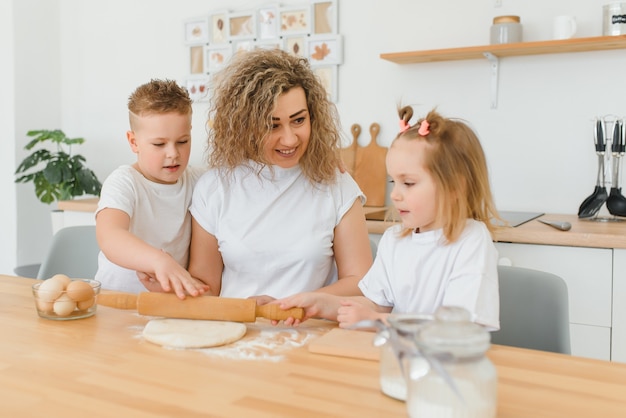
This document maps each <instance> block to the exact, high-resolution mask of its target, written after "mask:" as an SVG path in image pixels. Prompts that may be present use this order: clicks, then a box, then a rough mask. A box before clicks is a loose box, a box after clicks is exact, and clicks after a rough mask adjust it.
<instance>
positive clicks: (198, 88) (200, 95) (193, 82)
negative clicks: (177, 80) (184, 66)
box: [186, 74, 209, 102]
mask: <svg viewBox="0 0 626 418" xmlns="http://www.w3.org/2000/svg"><path fill="white" fill-rule="evenodd" d="M186 87H187V91H188V92H189V98H190V99H191V100H193V101H194V102H203V101H206V100H208V94H209V76H208V75H206V74H205V75H202V76H192V77H188V78H187V82H186Z"/></svg>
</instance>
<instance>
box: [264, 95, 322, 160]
mask: <svg viewBox="0 0 626 418" xmlns="http://www.w3.org/2000/svg"><path fill="white" fill-rule="evenodd" d="M310 136H311V119H310V115H309V108H308V106H307V103H306V95H305V94H304V89H303V88H302V87H294V88H292V89H291V90H289V91H287V92H286V93H284V94H282V95H281V96H279V97H278V103H277V104H276V109H275V110H274V113H273V114H272V132H271V133H270V134H269V135H268V136H267V137H266V138H265V141H264V145H263V151H264V153H265V158H266V159H267V161H269V162H270V163H271V164H272V165H277V166H279V167H282V168H291V167H294V166H296V165H297V164H298V162H299V161H300V158H302V156H303V155H304V153H305V151H306V148H307V146H308V145H309V137H310Z"/></svg>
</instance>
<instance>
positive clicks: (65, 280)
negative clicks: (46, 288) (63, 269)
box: [48, 274, 72, 289]
mask: <svg viewBox="0 0 626 418" xmlns="http://www.w3.org/2000/svg"><path fill="white" fill-rule="evenodd" d="M48 280H56V281H58V282H60V283H63V289H65V288H66V287H67V285H68V284H70V282H71V281H72V279H70V278H69V277H68V276H66V275H65V274H55V275H54V276H52V277H50V278H49V279H48Z"/></svg>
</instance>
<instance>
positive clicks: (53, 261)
mask: <svg viewBox="0 0 626 418" xmlns="http://www.w3.org/2000/svg"><path fill="white" fill-rule="evenodd" d="M99 252H100V248H99V247H98V242H97V240H96V227H95V225H80V226H68V227H65V228H61V229H60V230H59V231H58V232H57V233H56V234H54V236H53V237H52V242H51V244H50V248H49V250H48V254H46V257H45V259H44V260H43V262H42V263H41V267H40V268H39V272H38V273H37V278H38V279H49V278H50V277H52V276H54V275H55V274H58V273H62V274H65V275H67V276H69V277H70V278H73V279H74V278H79V279H93V278H94V276H95V275H96V271H97V270H98V253H99Z"/></svg>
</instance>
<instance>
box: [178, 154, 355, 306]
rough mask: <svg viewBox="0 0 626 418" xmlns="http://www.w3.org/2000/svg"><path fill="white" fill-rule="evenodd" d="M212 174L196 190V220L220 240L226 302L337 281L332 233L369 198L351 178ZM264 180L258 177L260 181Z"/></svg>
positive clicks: (278, 171) (265, 171)
mask: <svg viewBox="0 0 626 418" xmlns="http://www.w3.org/2000/svg"><path fill="white" fill-rule="evenodd" d="M250 164H251V165H252V167H246V166H240V167H237V168H236V169H235V170H234V172H233V173H232V175H228V174H224V173H222V172H220V171H219V170H209V171H208V172H207V173H205V174H204V175H203V176H202V177H201V178H200V180H198V183H197V185H196V188H195V191H194V195H193V202H192V204H191V208H190V211H191V214H192V215H193V217H194V219H195V220H196V222H198V223H199V224H200V226H201V227H202V228H204V230H205V231H207V232H208V233H210V234H212V235H213V236H215V237H216V239H217V241H218V246H219V250H220V253H221V255H222V259H223V261H224V270H223V273H222V287H221V293H220V295H221V296H226V297H241V298H246V297H249V296H256V295H269V296H273V297H275V298H281V297H286V296H289V295H292V294H294V293H298V292H304V291H312V290H316V289H319V288H321V287H324V286H326V285H328V284H331V283H332V282H334V281H336V280H337V269H336V265H335V259H334V253H333V238H334V229H335V227H336V226H337V225H338V224H339V222H340V221H341V219H342V217H343V216H344V215H345V214H346V212H348V210H349V209H350V208H351V207H352V205H353V204H354V202H355V201H356V200H357V199H361V201H362V202H363V203H364V201H365V198H364V195H363V193H362V192H361V190H360V189H359V186H358V185H357V184H356V182H355V181H354V179H353V178H352V177H351V176H350V175H349V174H348V173H343V174H341V173H339V171H337V181H336V183H334V184H329V185H326V184H315V185H314V184H312V183H311V182H310V181H309V180H308V179H307V178H306V177H305V175H304V174H303V173H302V170H301V169H300V166H296V167H293V168H289V169H284V168H280V167H277V166H274V167H273V168H274V174H272V172H271V171H270V168H269V167H264V168H262V169H261V167H260V166H259V165H258V164H256V163H253V162H250ZM258 173H259V174H258Z"/></svg>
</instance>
